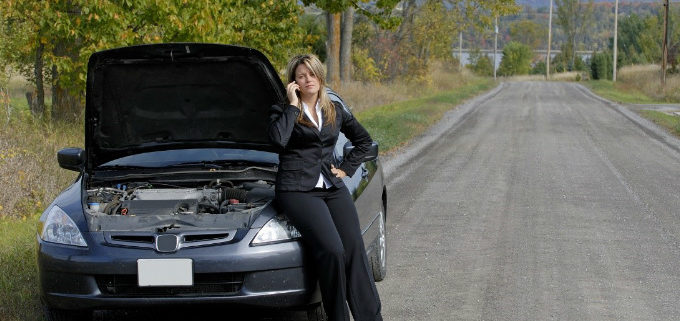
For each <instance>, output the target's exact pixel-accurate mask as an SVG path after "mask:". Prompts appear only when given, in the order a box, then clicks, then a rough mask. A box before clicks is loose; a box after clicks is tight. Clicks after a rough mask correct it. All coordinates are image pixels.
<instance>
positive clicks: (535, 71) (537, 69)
mask: <svg viewBox="0 0 680 321" xmlns="http://www.w3.org/2000/svg"><path fill="white" fill-rule="evenodd" d="M529 74H531V75H545V60H539V61H538V62H536V63H535V64H534V66H533V67H532V68H531V70H530V71H529Z"/></svg>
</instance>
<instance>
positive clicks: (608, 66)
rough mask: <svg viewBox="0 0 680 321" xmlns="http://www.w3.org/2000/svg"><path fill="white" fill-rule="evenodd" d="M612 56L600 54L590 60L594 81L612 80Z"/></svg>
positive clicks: (605, 53) (591, 75)
mask: <svg viewBox="0 0 680 321" xmlns="http://www.w3.org/2000/svg"><path fill="white" fill-rule="evenodd" d="M612 68H613V64H612V55H611V54H609V53H607V52H598V53H595V54H594V55H593V58H592V59H591V60H590V77H591V78H592V79H610V80H611V79H612Z"/></svg>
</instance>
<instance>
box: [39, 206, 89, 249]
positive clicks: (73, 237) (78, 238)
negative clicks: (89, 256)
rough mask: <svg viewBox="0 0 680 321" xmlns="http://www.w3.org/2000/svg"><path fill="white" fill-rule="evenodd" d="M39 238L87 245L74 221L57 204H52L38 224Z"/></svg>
mask: <svg viewBox="0 0 680 321" xmlns="http://www.w3.org/2000/svg"><path fill="white" fill-rule="evenodd" d="M39 231H40V238H41V239H42V240H43V241H45V242H52V243H59V244H66V245H75V246H83V247H87V243H85V239H84V238H83V235H82V234H81V233H80V230H78V227H77V226H76V223H75V222H73V220H72V219H71V218H70V217H69V216H68V215H66V213H65V212H64V210H62V209H61V208H59V206H52V208H51V209H50V211H49V212H48V213H47V216H46V217H45V222H41V224H40V226H39Z"/></svg>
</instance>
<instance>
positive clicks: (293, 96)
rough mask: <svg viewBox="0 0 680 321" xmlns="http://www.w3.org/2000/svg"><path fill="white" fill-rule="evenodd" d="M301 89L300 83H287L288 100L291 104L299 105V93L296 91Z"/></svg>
mask: <svg viewBox="0 0 680 321" xmlns="http://www.w3.org/2000/svg"><path fill="white" fill-rule="evenodd" d="M299 90H300V85H298V84H297V83H296V82H294V81H291V82H290V83H288V85H286V94H287V95H288V101H289V102H290V104H291V105H293V106H296V107H298V108H299V106H298V95H297V93H296V91H299Z"/></svg>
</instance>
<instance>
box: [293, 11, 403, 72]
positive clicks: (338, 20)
mask: <svg viewBox="0 0 680 321" xmlns="http://www.w3.org/2000/svg"><path fill="white" fill-rule="evenodd" d="M360 1H361V2H369V1H368V0H302V2H303V3H304V4H305V5H312V4H314V5H316V6H317V7H319V8H321V9H322V10H324V11H325V12H326V17H327V19H328V20H327V21H328V22H327V26H328V29H327V30H328V45H327V53H328V56H327V59H326V69H327V75H326V76H327V78H328V79H329V82H330V83H332V84H337V83H339V82H340V71H341V70H345V71H346V73H345V77H344V78H345V79H346V80H347V81H349V68H350V66H349V64H351V61H352V59H351V52H352V50H351V45H352V41H351V37H352V30H351V29H352V26H353V24H354V11H353V9H357V10H359V12H360V13H362V14H364V15H366V16H368V17H371V18H372V19H374V20H375V21H376V22H379V23H381V24H383V25H384V26H393V25H394V24H396V23H398V22H397V21H398V20H395V19H392V18H390V14H391V11H392V9H393V8H394V7H395V6H396V5H397V3H399V0H380V1H377V2H376V3H374V4H372V7H373V8H374V9H375V10H376V11H371V10H369V9H367V8H363V7H361V6H360V5H359V2H360ZM343 12H344V14H343ZM343 19H344V22H343V21H342V20H343ZM342 26H344V28H345V29H347V30H346V31H341V30H342V29H343V27H342ZM343 34H344V37H342V35H343ZM343 38H344V40H343ZM343 46H344V47H346V48H343ZM341 52H342V53H343V57H342V59H341V57H340V53H341ZM341 64H342V65H341Z"/></svg>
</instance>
